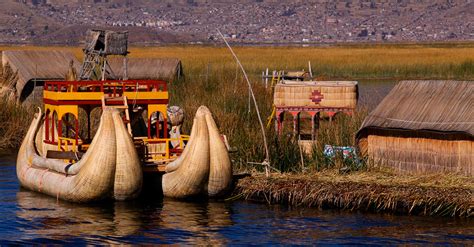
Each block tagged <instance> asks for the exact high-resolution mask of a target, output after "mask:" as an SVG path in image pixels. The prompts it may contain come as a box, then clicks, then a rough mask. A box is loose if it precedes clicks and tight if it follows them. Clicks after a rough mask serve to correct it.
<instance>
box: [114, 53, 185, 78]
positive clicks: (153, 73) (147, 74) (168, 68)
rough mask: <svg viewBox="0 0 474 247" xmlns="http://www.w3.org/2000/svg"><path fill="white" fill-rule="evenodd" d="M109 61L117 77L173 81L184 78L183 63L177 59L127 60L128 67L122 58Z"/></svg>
mask: <svg viewBox="0 0 474 247" xmlns="http://www.w3.org/2000/svg"><path fill="white" fill-rule="evenodd" d="M108 61H109V64H110V67H111V69H112V71H113V72H114V74H115V75H116V76H123V77H128V79H134V80H165V81H173V80H175V79H180V78H182V77H183V68H182V65H181V61H180V60H179V59H177V58H127V62H126V64H127V65H126V66H124V59H123V58H120V57H112V58H108ZM125 67H126V68H127V73H126V74H125V71H124V68H125ZM125 75H126V76H125Z"/></svg>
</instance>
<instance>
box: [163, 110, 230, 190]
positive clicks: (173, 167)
mask: <svg viewBox="0 0 474 247" xmlns="http://www.w3.org/2000/svg"><path fill="white" fill-rule="evenodd" d="M166 172H167V173H166V174H165V175H163V180H162V188H163V194H164V195H165V196H167V197H173V198H180V199H184V198H189V197H196V196H208V197H219V196H222V195H223V194H225V193H226V192H228V190H229V189H230V187H231V185H232V164H231V162H230V158H229V154H228V151H227V148H226V146H225V144H224V141H223V140H222V139H221V136H220V134H219V131H218V129H217V126H216V123H215V122H214V119H213V118H212V114H211V112H210V111H209V109H208V108H207V107H205V106H201V107H199V109H198V110H197V112H196V115H195V117H194V123H193V127H192V130H191V136H190V138H189V142H188V144H187V145H186V148H185V149H184V151H183V153H182V155H181V156H180V157H179V158H178V159H177V160H176V161H174V162H172V163H170V164H168V165H167V167H166Z"/></svg>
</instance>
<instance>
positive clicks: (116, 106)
mask: <svg viewBox="0 0 474 247" xmlns="http://www.w3.org/2000/svg"><path fill="white" fill-rule="evenodd" d="M108 106H109V107H113V108H117V109H128V106H124V105H108Z"/></svg>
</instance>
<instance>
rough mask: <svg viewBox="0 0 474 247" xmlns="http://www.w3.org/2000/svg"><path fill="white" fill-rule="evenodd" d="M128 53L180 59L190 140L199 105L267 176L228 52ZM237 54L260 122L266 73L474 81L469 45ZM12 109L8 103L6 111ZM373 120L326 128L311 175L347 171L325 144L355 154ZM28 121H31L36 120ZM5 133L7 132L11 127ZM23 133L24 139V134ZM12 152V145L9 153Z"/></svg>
mask: <svg viewBox="0 0 474 247" xmlns="http://www.w3.org/2000/svg"><path fill="white" fill-rule="evenodd" d="M5 49H40V50H41V49H44V50H51V49H59V50H68V51H72V52H73V53H74V54H75V55H76V56H77V57H78V58H79V59H82V50H81V48H80V47H0V50H5ZM130 52H131V53H130V56H131V57H177V58H179V59H181V61H182V63H183V68H184V71H185V78H184V79H182V80H180V81H175V82H172V83H171V85H170V91H171V92H170V95H171V96H170V97H171V104H172V105H179V106H181V107H182V108H184V110H185V114H186V116H185V118H186V120H185V126H184V131H185V132H189V130H190V127H191V125H192V118H193V117H194V114H195V111H196V110H197V108H198V107H199V106H200V105H206V106H208V107H209V109H210V110H211V111H212V112H213V114H214V116H215V119H216V121H217V124H218V126H219V129H220V131H221V132H222V133H223V134H226V135H227V136H228V137H229V140H230V144H231V145H232V146H233V147H236V148H237V152H236V153H235V154H233V155H232V159H233V161H234V166H235V168H236V170H239V171H242V170H245V171H254V170H257V171H260V170H261V168H260V167H255V166H254V165H248V163H247V162H249V161H257V162H258V161H260V162H261V161H262V160H263V159H264V149H263V140H262V138H261V133H260V129H259V126H258V121H257V118H256V114H255V109H254V108H253V106H250V107H249V97H248V89H247V86H246V83H245V81H244V80H243V76H242V73H241V72H240V71H239V69H238V68H237V65H236V64H235V62H234V61H233V58H232V56H231V54H230V53H229V52H228V50H227V49H226V48H224V47H212V46H165V47H131V48H130ZM235 52H236V54H237V55H238V56H239V58H240V60H241V62H242V64H243V65H244V67H245V69H246V70H247V72H248V74H249V75H250V79H251V81H252V84H253V87H254V91H255V94H256V96H257V102H258V104H259V107H260V110H261V114H262V117H263V118H265V119H266V118H267V117H268V116H269V115H270V114H271V111H272V101H273V98H272V92H271V90H270V89H265V87H264V85H263V84H262V83H261V79H260V75H261V72H262V71H263V70H264V69H266V68H270V70H272V69H285V70H295V69H298V70H299V69H307V63H308V61H311V63H312V66H313V67H312V69H313V72H314V74H315V75H316V76H317V77H318V78H319V79H337V78H345V79H350V80H355V79H360V78H379V79H380V78H399V79H417V78H423V79H427V78H435V79H460V80H468V79H473V78H474V69H473V67H474V62H473V61H474V45H472V44H465V43H463V44H446V45H440V44H433V45H430V44H427V45H414V44H406V45H367V44H364V45H355V46H354V45H350V46H349V45H348V46H330V47H306V48H302V47H235ZM6 103H7V102H2V104H6ZM366 103H367V102H366ZM369 104H370V103H369ZM9 107H10V106H9ZM9 107H2V108H5V109H2V111H3V112H2V113H1V117H3V118H5V119H6V120H8V121H13V120H10V117H9V116H10V114H17V113H14V112H16V111H18V112H20V111H23V110H21V108H18V106H11V107H13V108H9ZM367 112H368V110H367V109H365V108H363V107H360V108H359V109H358V111H357V113H356V114H355V116H354V117H346V116H344V115H341V116H337V117H336V119H335V120H334V121H333V122H332V123H329V122H328V121H327V120H322V121H321V122H320V129H319V133H318V142H317V144H316V145H315V148H314V155H313V156H312V158H310V157H305V158H304V163H305V167H304V169H305V171H321V170H325V169H327V168H332V167H337V168H340V167H342V166H345V165H347V164H344V161H343V160H341V159H340V158H337V159H336V160H334V161H331V162H328V161H327V160H325V157H324V156H323V155H322V150H323V148H324V145H325V144H331V145H337V146H353V145H354V135H355V132H356V131H357V129H358V128H359V127H360V125H361V123H362V121H363V119H364V118H365V116H366V115H367ZM18 114H19V113H18ZM27 119H31V116H28V117H27ZM5 126H8V125H7V124H5ZM21 126H23V125H21ZM25 126H26V125H25ZM5 128H6V127H4V129H5ZM4 131H5V133H6V132H8V131H6V130H4ZM17 132H18V133H21V131H17ZM266 134H267V136H268V139H269V143H270V151H271V157H272V164H273V165H274V166H275V167H276V168H278V169H280V170H282V171H286V172H299V171H302V169H303V168H302V166H301V164H300V163H301V157H300V155H299V149H298V147H297V145H296V140H293V139H291V138H290V137H288V136H283V137H281V138H277V136H276V134H275V133H274V128H273V125H272V127H271V128H270V129H269V130H268V131H267V133H266ZM11 143H17V142H16V141H13V142H11ZM2 145H3V144H2ZM11 145H13V144H8V145H7V146H11Z"/></svg>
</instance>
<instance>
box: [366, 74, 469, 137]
mask: <svg viewBox="0 0 474 247" xmlns="http://www.w3.org/2000/svg"><path fill="white" fill-rule="evenodd" d="M370 128H374V129H393V130H395V129H397V130H414V131H438V132H445V133H462V134H466V135H468V136H471V137H474V81H401V82H399V83H398V84H397V85H396V86H395V87H394V88H393V89H392V90H391V91H390V93H389V94H388V95H387V96H386V97H385V98H384V99H383V100H382V102H381V103H380V104H379V105H378V106H377V107H376V108H375V110H373V111H372V112H371V113H370V114H369V115H368V116H367V118H366V119H365V120H364V122H363V123H362V127H361V128H360V130H359V132H358V134H357V138H360V137H361V136H362V135H364V133H365V130H367V129H370Z"/></svg>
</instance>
